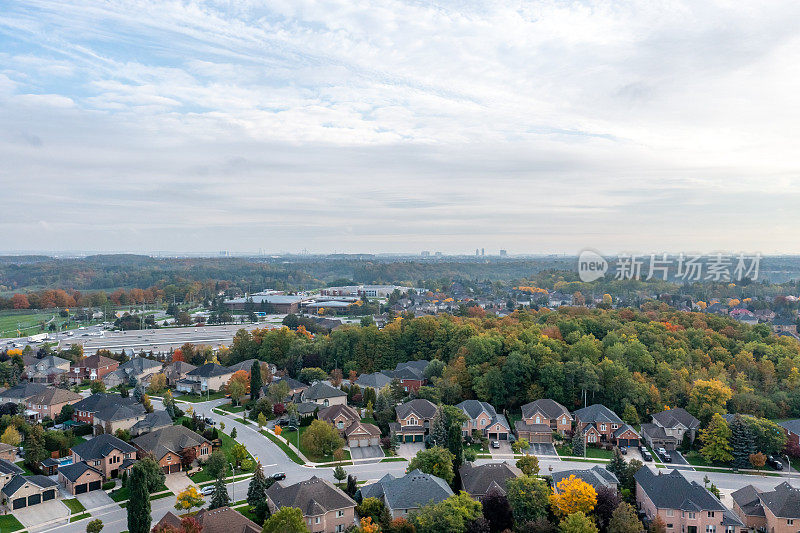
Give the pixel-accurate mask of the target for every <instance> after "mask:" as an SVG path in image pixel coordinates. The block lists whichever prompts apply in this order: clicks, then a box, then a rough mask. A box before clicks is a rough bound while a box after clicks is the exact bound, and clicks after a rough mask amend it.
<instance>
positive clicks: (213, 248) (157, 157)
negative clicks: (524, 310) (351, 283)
mask: <svg viewBox="0 0 800 533" xmlns="http://www.w3.org/2000/svg"><path fill="white" fill-rule="evenodd" d="M799 19H800V3H799V2H797V1H795V0H786V1H781V0H775V1H771V0H768V1H766V2H742V1H741V0H731V1H702V2H698V1H696V0H694V1H686V2H679V1H670V0H665V1H660V2H653V1H652V0H629V1H613V0H602V1H596V2H595V1H588V0H587V1H569V0H544V1H531V2H514V1H498V2H490V1H487V2H477V1H471V0H461V1H454V2H436V1H402V2H401V1H391V0H384V1H377V0H375V1H373V0H364V1H359V2H352V0H343V1H333V0H326V1H314V0H275V1H271V2H254V1H247V0H236V1H207V2H195V1H190V0H186V1H181V2H172V1H157V2H150V1H147V0H138V1H124V0H116V1H114V2H106V1H102V2H101V1H80V0H77V1H65V0H57V1H38V0H30V1H20V2H17V1H8V0H0V198H2V199H3V203H4V204H5V209H3V210H2V211H0V251H4V252H9V251H14V252H32V251H58V250H84V251H98V252H123V251H124V252H155V251H175V252H213V253H216V252H218V251H221V250H228V251H231V252H257V251H258V250H263V251H265V252H269V253H282V252H297V251H301V250H308V251H310V252H364V253H366V252H372V253H377V252H408V253H418V252H419V251H421V250H430V251H431V252H433V251H437V250H440V251H443V252H445V253H460V252H464V253H472V252H473V251H474V250H475V248H485V249H486V251H487V253H496V252H497V250H499V249H501V248H503V249H507V250H508V251H509V253H511V254H523V253H577V252H578V251H580V250H582V249H584V248H587V247H588V248H593V249H596V250H599V251H601V252H604V253H616V252H626V251H627V252H643V253H649V252H661V251H668V252H680V251H686V252H690V251H693V252H702V253H711V252H715V251H733V252H748V253H752V252H761V253H797V252H800V241H799V240H798V239H797V238H796V235H797V229H798V228H800V209H798V203H799V202H798V201H799V200H800V160H798V153H800V127H798V124H800V104H799V103H798V102H800V99H798V97H797V95H798V94H800V61H798V57H800V32H797V28H796V23H797V20H799Z"/></svg>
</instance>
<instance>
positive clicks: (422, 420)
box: [389, 398, 438, 442]
mask: <svg viewBox="0 0 800 533" xmlns="http://www.w3.org/2000/svg"><path fill="white" fill-rule="evenodd" d="M394 411H395V413H396V414H397V422H392V423H391V424H389V429H390V430H391V432H392V434H393V435H395V436H396V437H397V438H398V439H399V440H400V441H401V442H423V441H424V440H425V436H426V435H428V433H429V432H430V428H431V424H432V423H433V417H434V416H436V412H437V411H438V408H437V407H436V405H435V404H434V403H433V402H430V401H428V400H425V399H422V398H417V399H416V400H411V401H410V402H405V403H401V404H400V405H398V406H396V407H395V408H394Z"/></svg>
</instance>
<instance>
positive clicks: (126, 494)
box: [110, 483, 172, 503]
mask: <svg viewBox="0 0 800 533" xmlns="http://www.w3.org/2000/svg"><path fill="white" fill-rule="evenodd" d="M165 490H169V489H167V486H166V485H164V484H163V483H162V484H161V486H160V487H158V489H156V492H154V493H153V494H155V493H158V492H164V491H165ZM169 494H172V493H171V492H170V493H169ZM110 496H111V499H112V500H114V501H115V502H117V503H119V502H124V501H125V500H127V499H129V498H130V497H131V493H130V491H129V490H128V487H120V488H118V489H117V490H114V491H111V494H110ZM159 498H163V496H159ZM150 499H151V500H154V499H157V498H153V497H152V496H151V497H150Z"/></svg>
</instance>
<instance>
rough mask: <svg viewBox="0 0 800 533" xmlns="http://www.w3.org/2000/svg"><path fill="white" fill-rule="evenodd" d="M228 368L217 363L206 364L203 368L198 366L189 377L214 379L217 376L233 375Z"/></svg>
mask: <svg viewBox="0 0 800 533" xmlns="http://www.w3.org/2000/svg"><path fill="white" fill-rule="evenodd" d="M232 373H233V371H231V370H230V369H228V368H225V367H224V366H220V365H218V364H216V363H206V364H204V365H203V366H198V367H197V368H195V369H194V370H192V371H191V372H188V373H187V374H186V375H187V376H192V377H195V378H213V377H216V376H224V375H225V374H232Z"/></svg>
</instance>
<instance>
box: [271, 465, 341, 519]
mask: <svg viewBox="0 0 800 533" xmlns="http://www.w3.org/2000/svg"><path fill="white" fill-rule="evenodd" d="M267 504H268V505H269V509H270V512H272V513H274V512H275V511H277V510H278V509H280V508H281V507H296V508H298V509H301V510H302V511H303V520H305V522H306V526H307V527H308V529H309V531H311V532H312V533H323V532H324V533H341V532H343V531H345V530H346V529H347V528H349V527H351V526H352V525H354V524H355V509H356V502H355V501H353V499H352V498H350V496H348V495H347V494H345V493H344V492H343V491H342V490H341V489H339V488H337V487H335V486H334V485H333V484H332V483H331V482H329V481H327V480H324V479H320V478H318V477H317V476H313V477H312V478H311V479H308V480H306V481H301V482H300V483H295V484H294V485H288V486H285V487H284V486H283V485H282V484H281V483H280V482H277V483H275V484H273V485H272V486H271V487H270V488H269V489H267Z"/></svg>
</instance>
